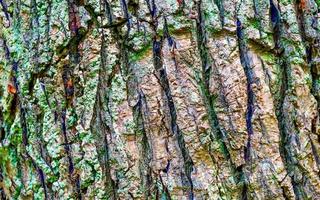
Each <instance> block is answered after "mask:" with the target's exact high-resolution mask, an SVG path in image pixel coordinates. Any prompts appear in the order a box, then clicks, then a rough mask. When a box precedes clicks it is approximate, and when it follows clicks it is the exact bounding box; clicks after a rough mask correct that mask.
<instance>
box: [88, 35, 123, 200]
mask: <svg viewBox="0 0 320 200" xmlns="http://www.w3.org/2000/svg"><path fill="white" fill-rule="evenodd" d="M106 53H107V52H106V41H105V35H104V32H102V42H101V49H100V55H101V66H100V69H99V79H98V86H97V93H96V100H95V104H94V108H93V116H92V119H91V123H90V129H91V131H92V134H93V136H94V137H95V145H96V148H97V153H98V159H99V162H100V164H101V168H102V173H103V176H104V184H105V188H106V194H107V198H108V199H112V200H116V199H118V195H117V191H118V185H117V184H116V180H113V179H112V174H111V170H112V169H111V166H110V159H111V158H110V147H109V144H110V141H109V138H110V136H111V134H112V131H111V128H110V126H109V124H108V123H109V120H108V119H106V116H105V115H106V114H107V113H109V110H110V108H109V101H110V94H109V91H110V87H111V83H112V79H113V77H114V75H115V74H116V71H117V69H116V67H115V66H113V69H112V72H111V74H107V71H108V70H107V60H106V59H107V54H106ZM109 114H110V113H109Z"/></svg>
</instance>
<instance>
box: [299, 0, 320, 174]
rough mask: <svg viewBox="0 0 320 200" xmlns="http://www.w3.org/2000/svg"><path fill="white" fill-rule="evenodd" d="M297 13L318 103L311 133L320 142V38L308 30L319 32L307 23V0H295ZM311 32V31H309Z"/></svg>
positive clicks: (318, 159)
mask: <svg viewBox="0 0 320 200" xmlns="http://www.w3.org/2000/svg"><path fill="white" fill-rule="evenodd" d="M294 4H295V11H296V17H297V22H298V25H299V31H300V35H301V39H302V41H303V44H304V47H305V52H306V57H307V58H306V61H307V64H308V67H309V68H310V74H311V80H312V83H311V94H312V95H313V96H314V98H315V99H316V101H317V113H316V116H315V117H314V118H313V119H312V120H311V133H312V134H314V135H317V137H318V140H319V142H320V135H318V134H317V126H318V124H319V114H320V85H319V82H318V80H320V72H319V71H318V70H317V63H316V62H317V61H316V62H314V60H316V59H317V56H320V53H319V50H318V48H319V46H320V36H319V35H318V34H315V35H310V33H309V34H308V32H307V31H308V30H306V29H308V28H312V29H314V31H318V30H317V28H316V27H315V26H313V24H311V26H310V27H309V26H308V21H307V19H306V18H307V17H308V16H307V14H308V12H311V11H310V8H309V6H308V5H307V2H306V0H295V1H294ZM310 17H312V20H313V22H312V23H318V22H317V17H316V16H313V15H312V16H310ZM309 32H310V31H309ZM308 138H309V140H310V143H311V147H312V153H313V156H314V159H315V161H316V163H317V168H318V170H319V175H320V157H319V154H318V152H317V150H316V148H315V146H314V142H313V141H312V139H311V136H310V135H308Z"/></svg>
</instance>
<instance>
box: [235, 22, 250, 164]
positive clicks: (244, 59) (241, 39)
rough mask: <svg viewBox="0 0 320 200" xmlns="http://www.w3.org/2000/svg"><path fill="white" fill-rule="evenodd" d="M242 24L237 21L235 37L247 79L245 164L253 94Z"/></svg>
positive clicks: (248, 149)
mask: <svg viewBox="0 0 320 200" xmlns="http://www.w3.org/2000/svg"><path fill="white" fill-rule="evenodd" d="M242 28H243V27H242V24H241V21H240V20H239V19H237V37H238V47H239V53H240V61H241V65H242V66H243V69H244V72H245V75H246V79H247V110H246V127H247V132H248V141H247V147H246V149H245V154H244V158H245V160H246V162H248V161H250V160H251V151H252V150H251V138H252V135H253V127H252V116H253V113H254V92H253V85H252V84H253V82H254V80H253V72H252V69H251V61H250V58H249V55H248V50H247V47H246V44H245V41H244V35H243V31H242Z"/></svg>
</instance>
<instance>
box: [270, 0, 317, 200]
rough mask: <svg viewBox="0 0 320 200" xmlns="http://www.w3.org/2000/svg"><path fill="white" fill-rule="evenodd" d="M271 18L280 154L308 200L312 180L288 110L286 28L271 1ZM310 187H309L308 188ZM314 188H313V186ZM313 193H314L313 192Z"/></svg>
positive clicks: (301, 195)
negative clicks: (297, 146) (277, 67)
mask: <svg viewBox="0 0 320 200" xmlns="http://www.w3.org/2000/svg"><path fill="white" fill-rule="evenodd" d="M270 16H271V22H272V27H273V35H274V43H275V44H276V46H275V49H276V50H277V57H278V59H279V65H280V67H281V77H280V80H281V85H280V91H279V98H278V99H277V102H276V116H277V119H278V124H279V131H280V134H281V142H280V152H281V156H282V159H283V161H284V163H285V166H286V169H287V171H288V175H289V176H290V178H291V184H292V187H293V189H294V193H295V198H296V199H306V198H307V193H308V192H307V191H306V187H310V186H309V185H308V184H310V182H309V181H310V180H309V178H308V176H307V174H306V172H305V171H303V167H302V166H301V164H300V163H299V161H298V158H297V157H298V155H296V151H295V150H294V143H296V142H297V140H298V139H297V137H298V136H297V133H296V132H297V131H298V129H297V127H296V125H295V124H292V122H291V119H290V117H291V116H289V115H290V113H288V110H286V108H285V107H286V103H290V102H286V99H287V98H290V95H292V94H291V91H290V90H291V89H290V87H291V84H292V80H291V79H292V78H291V66H290V63H289V61H288V53H287V49H286V48H285V47H284V45H283V42H282V38H284V37H285V36H284V31H285V28H284V27H283V23H282V21H281V16H280V11H279V9H278V6H276V5H275V3H274V2H273V0H270ZM296 173H299V174H301V175H302V176H303V177H297V175H296ZM307 185H308V186H307ZM311 187H312V186H311ZM311 193H312V192H311Z"/></svg>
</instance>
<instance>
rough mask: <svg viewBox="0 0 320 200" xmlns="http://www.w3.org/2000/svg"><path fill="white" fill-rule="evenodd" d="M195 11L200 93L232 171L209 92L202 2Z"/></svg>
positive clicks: (208, 62) (211, 124)
mask: <svg viewBox="0 0 320 200" xmlns="http://www.w3.org/2000/svg"><path fill="white" fill-rule="evenodd" d="M196 6H197V11H198V19H197V20H196V30H197V46H198V50H199V53H200V59H201V66H202V71H201V73H202V79H201V80H200V89H201V90H202V95H203V98H204V102H205V106H206V109H207V110H206V112H207V113H208V116H209V123H210V126H211V128H212V131H213V133H214V137H215V138H214V139H216V140H218V141H219V142H220V145H221V148H222V149H223V153H224V157H225V160H227V161H229V162H230V164H231V167H232V170H233V171H234V172H236V171H237V169H236V167H235V166H234V163H233V161H232V159H231V156H230V152H229V150H228V148H227V145H226V141H225V140H226V137H225V134H224V133H223V130H222V129H221V127H220V123H219V121H218V116H217V113H216V110H215V105H214V101H215V97H214V96H213V95H212V94H210V91H209V87H210V84H209V81H210V75H211V64H210V59H209V52H208V47H207V39H206V37H207V36H206V31H205V23H204V18H203V11H202V2H201V1H199V2H197V5H196Z"/></svg>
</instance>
